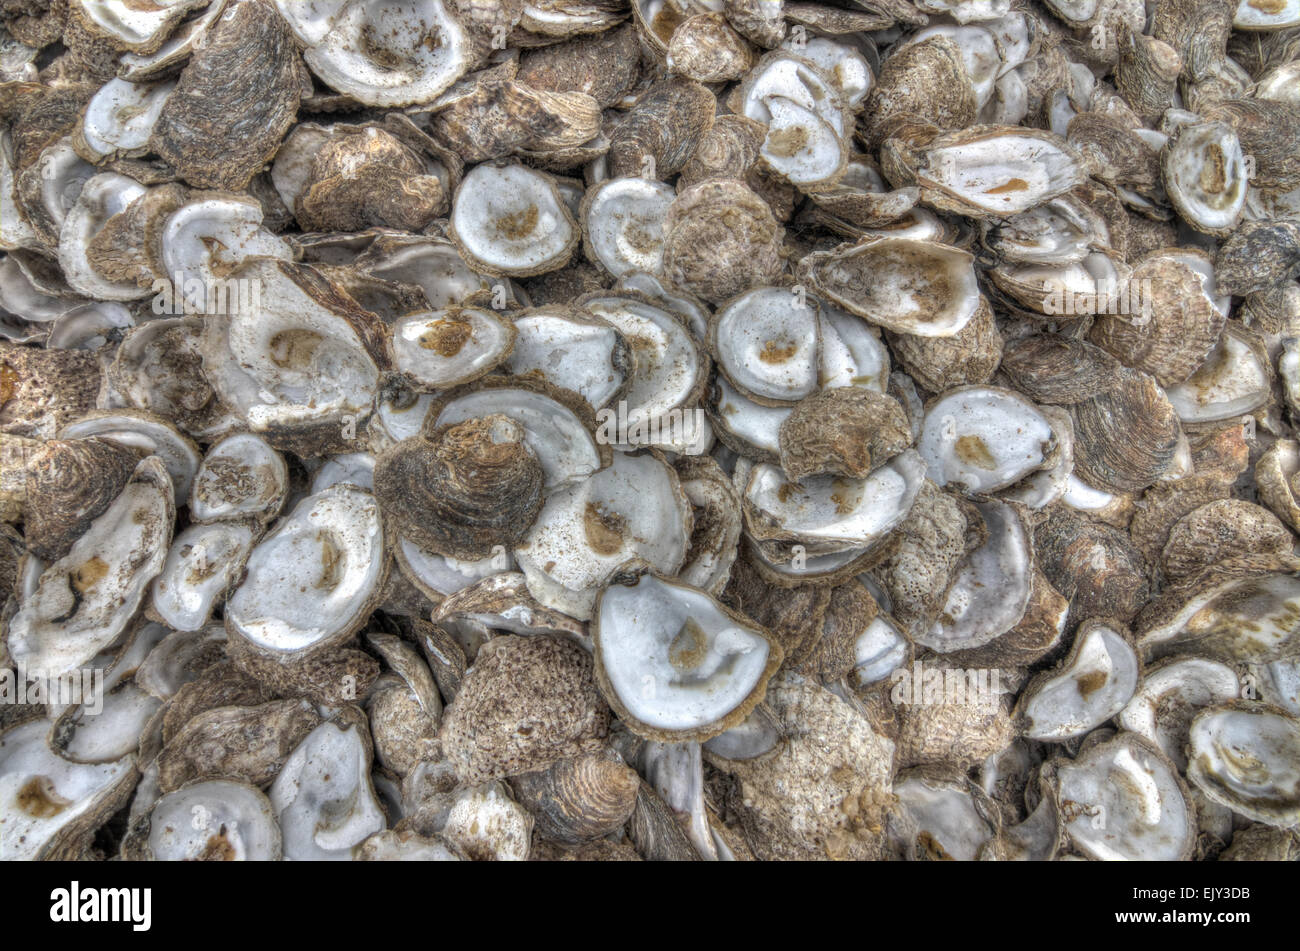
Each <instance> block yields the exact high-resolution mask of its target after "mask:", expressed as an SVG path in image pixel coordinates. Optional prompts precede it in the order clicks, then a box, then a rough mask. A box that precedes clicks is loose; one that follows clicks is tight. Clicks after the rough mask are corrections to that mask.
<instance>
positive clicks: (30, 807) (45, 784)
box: [15, 776, 70, 819]
mask: <svg viewBox="0 0 1300 951" xmlns="http://www.w3.org/2000/svg"><path fill="white" fill-rule="evenodd" d="M15 802H16V804H17V806H18V808H19V810H20V811H21V812H23V813H24V814H26V815H29V816H31V817H32V818H33V819H52V818H54V817H55V816H57V815H58V814H59V813H61V812H62V811H63V810H64V809H66V808H67V807H68V806H69V805H70V801H69V800H67V799H63V798H61V797H60V796H59V794H58V793H56V792H55V791H54V785H53V783H51V782H50V781H49V780H48V779H47V778H46V777H44V776H33V777H32V778H31V779H29V780H27V782H25V783H23V785H22V787H21V788H20V789H19V790H18V792H17V793H16V795H15Z"/></svg>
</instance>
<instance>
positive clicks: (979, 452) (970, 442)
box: [953, 436, 998, 470]
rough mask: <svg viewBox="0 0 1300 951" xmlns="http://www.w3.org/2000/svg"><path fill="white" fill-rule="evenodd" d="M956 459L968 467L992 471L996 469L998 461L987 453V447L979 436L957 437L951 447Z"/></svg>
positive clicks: (991, 454)
mask: <svg viewBox="0 0 1300 951" xmlns="http://www.w3.org/2000/svg"><path fill="white" fill-rule="evenodd" d="M953 451H954V452H956V453H957V458H958V459H960V460H961V461H962V462H964V463H966V465H968V466H974V467H975V468H977V469H987V470H992V469H996V468H997V467H998V461H997V460H996V459H995V458H993V453H991V452H989V447H988V445H987V444H985V442H984V440H983V439H981V438H980V437H979V436H959V437H958V438H957V442H956V443H955V444H954V445H953Z"/></svg>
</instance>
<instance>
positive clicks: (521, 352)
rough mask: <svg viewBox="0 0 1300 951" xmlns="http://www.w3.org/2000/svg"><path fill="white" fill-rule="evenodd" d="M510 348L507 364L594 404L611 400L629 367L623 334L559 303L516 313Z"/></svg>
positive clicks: (621, 388)
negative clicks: (558, 305) (514, 332)
mask: <svg viewBox="0 0 1300 951" xmlns="http://www.w3.org/2000/svg"><path fill="white" fill-rule="evenodd" d="M515 330H516V331H517V334H518V335H517V336H516V337H515V345H514V348H513V349H512V350H511V351H510V356H509V357H508V358H507V360H506V363H505V366H506V367H507V368H508V369H509V370H510V372H511V373H512V374H514V375H515V376H523V377H527V376H536V377H539V378H540V379H542V380H544V381H545V382H547V383H549V384H551V385H552V386H562V387H565V388H567V389H570V390H573V391H574V392H575V393H577V394H578V395H579V396H581V397H582V398H583V399H585V400H586V401H587V402H588V403H590V404H591V406H592V408H593V409H597V410H598V409H600V408H601V407H603V406H605V405H607V404H608V403H610V402H612V401H613V400H614V398H615V397H616V396H618V395H620V394H621V393H623V392H624V391H625V389H626V384H627V381H628V378H629V377H630V376H631V374H632V372H633V357H632V353H631V350H630V348H629V346H628V343H627V339H626V337H624V336H623V335H622V334H621V333H620V332H619V331H618V330H616V329H615V328H613V327H611V326H609V325H608V324H606V323H605V322H604V321H602V320H599V319H597V320H593V319H592V318H590V317H587V316H584V315H583V314H581V313H580V312H577V311H569V310H568V309H567V308H562V307H542V308H538V309H536V310H532V311H529V312H527V313H525V314H522V315H520V316H518V317H516V318H515Z"/></svg>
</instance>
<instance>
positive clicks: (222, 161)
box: [149, 0, 307, 189]
mask: <svg viewBox="0 0 1300 951" xmlns="http://www.w3.org/2000/svg"><path fill="white" fill-rule="evenodd" d="M306 82H307V71H306V69H305V67H304V66H303V65H302V61H301V60H299V59H298V54H297V50H296V48H295V47H294V42H293V34H292V33H291V32H290V30H289V27H288V26H287V24H286V23H285V22H284V20H282V19H281V18H280V16H279V14H277V13H276V11H275V9H274V8H273V7H272V6H271V4H270V2H269V0H248V2H244V3H236V4H232V5H231V6H230V7H229V8H228V9H227V11H226V12H225V13H224V14H223V15H222V16H221V17H220V18H219V19H218V20H217V21H216V22H215V23H214V24H213V25H212V26H211V27H210V28H209V29H208V32H207V34H206V36H205V37H204V42H203V44H202V45H201V46H200V47H199V48H198V49H196V50H195V52H194V54H193V55H192V56H191V57H190V62H189V64H188V65H187V66H186V67H185V69H184V70H182V71H181V75H180V78H179V79H178V80H177V82H176V88H175V89H174V90H173V91H172V94H171V95H170V96H169V97H168V98H167V102H166V104H164V106H163V109H162V113H161V114H160V115H159V116H158V122H157V123H156V124H155V126H154V130H153V135H152V136H150V139H149V145H150V148H151V149H152V150H153V151H155V152H157V153H158V155H159V156H161V157H162V158H163V159H164V160H165V161H166V162H168V163H169V164H170V165H172V166H173V167H174V168H175V169H176V171H177V174H178V175H180V176H181V178H183V179H185V181H187V182H189V183H190V184H191V185H195V186H197V187H200V188H228V189H240V188H243V187H244V186H245V185H247V184H248V180H249V179H250V178H252V177H253V175H254V174H255V173H256V172H257V171H258V170H259V169H260V168H261V167H262V164H263V163H264V162H265V161H266V160H267V159H269V158H270V157H271V156H272V155H274V154H275V151H276V149H277V148H279V145H280V140H281V139H282V138H283V137H284V134H285V133H286V132H288V131H289V126H290V125H292V124H293V120H294V117H295V114H296V113H297V111H298V100H299V96H300V94H301V93H302V89H303V85H304V84H305V83H306Z"/></svg>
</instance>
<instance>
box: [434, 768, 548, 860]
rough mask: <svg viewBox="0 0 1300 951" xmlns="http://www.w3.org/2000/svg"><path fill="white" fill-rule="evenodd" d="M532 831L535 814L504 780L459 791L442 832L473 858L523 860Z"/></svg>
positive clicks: (451, 843) (464, 853) (526, 854)
mask: <svg viewBox="0 0 1300 951" xmlns="http://www.w3.org/2000/svg"><path fill="white" fill-rule="evenodd" d="M532 830H533V817H532V815H531V814H529V813H528V811H527V810H525V809H524V808H523V807H522V806H520V805H519V804H518V803H517V802H515V801H514V800H513V799H511V798H510V796H509V795H508V794H507V792H506V789H505V787H504V786H503V785H502V784H501V783H489V784H484V785H480V786H474V787H471V788H467V789H462V790H461V791H460V792H458V793H457V794H456V797H455V799H454V801H453V802H452V805H451V808H450V809H449V810H448V812H447V819H446V821H445V823H444V824H443V826H442V831H441V833H440V835H441V836H442V837H443V838H444V839H445V840H446V841H447V842H448V843H449V844H450V845H451V846H452V847H454V848H455V849H456V850H457V851H458V852H460V853H461V854H463V855H464V856H466V857H467V858H469V859H471V860H473V861H478V862H523V861H526V860H527V858H528V852H529V849H530V848H531V836H532Z"/></svg>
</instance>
